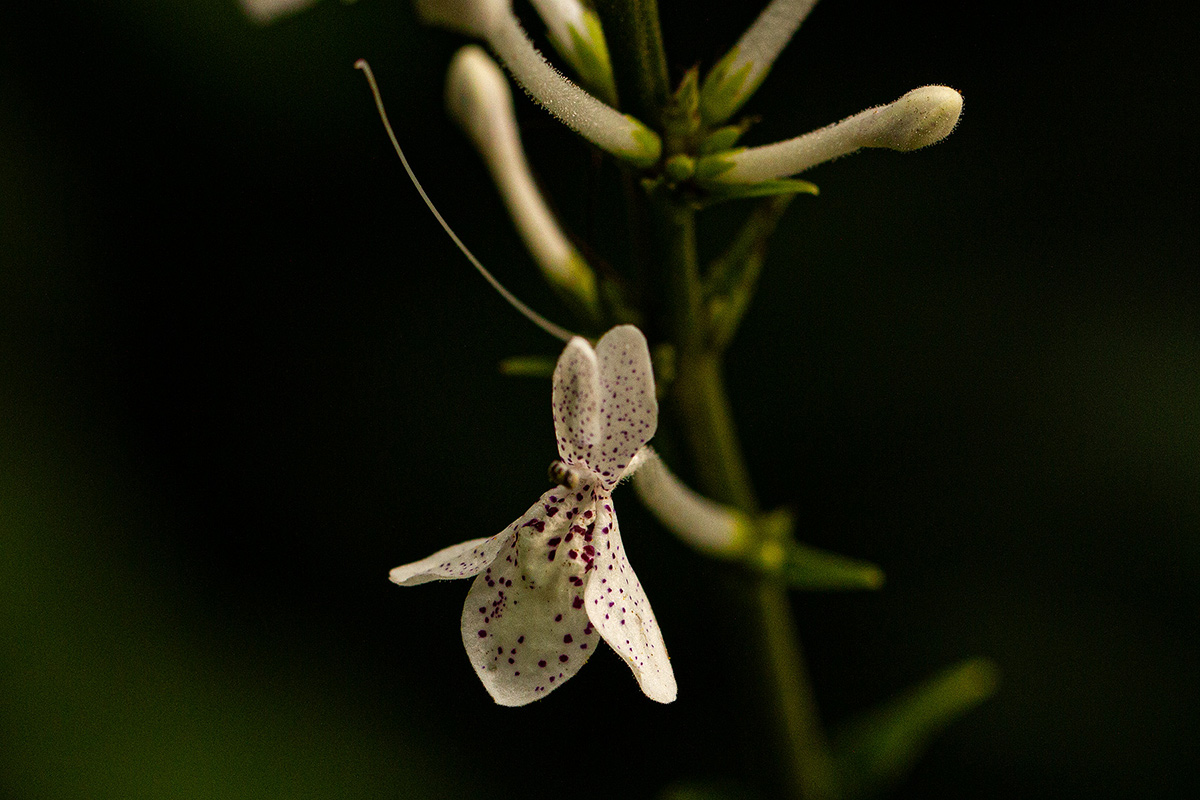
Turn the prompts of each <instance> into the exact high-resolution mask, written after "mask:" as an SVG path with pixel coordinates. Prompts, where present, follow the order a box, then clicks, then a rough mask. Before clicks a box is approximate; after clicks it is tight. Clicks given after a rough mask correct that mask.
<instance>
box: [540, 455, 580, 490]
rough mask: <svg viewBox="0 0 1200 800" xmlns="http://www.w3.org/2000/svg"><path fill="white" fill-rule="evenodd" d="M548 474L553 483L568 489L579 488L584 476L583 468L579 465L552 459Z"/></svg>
mask: <svg viewBox="0 0 1200 800" xmlns="http://www.w3.org/2000/svg"><path fill="white" fill-rule="evenodd" d="M548 474H549V476H550V482H551V483H553V484H555V485H556V486H562V487H565V488H567V489H578V488H579V484H580V483H581V482H582V481H583V477H584V471H583V470H582V469H580V468H579V467H577V466H568V465H567V464H564V463H563V462H561V461H551V462H550V469H549V471H548Z"/></svg>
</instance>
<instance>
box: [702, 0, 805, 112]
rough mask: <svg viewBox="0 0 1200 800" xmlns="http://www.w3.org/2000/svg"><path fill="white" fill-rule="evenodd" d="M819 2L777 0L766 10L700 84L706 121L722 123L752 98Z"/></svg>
mask: <svg viewBox="0 0 1200 800" xmlns="http://www.w3.org/2000/svg"><path fill="white" fill-rule="evenodd" d="M816 4H817V0H773V2H772V3H771V4H770V5H769V6H767V7H766V8H765V9H763V12H762V13H761V14H759V15H758V19H756V20H754V23H753V24H752V25H751V26H750V27H749V28H747V29H746V32H745V33H743V34H742V38H740V39H738V42H737V44H735V45H734V46H733V49H732V50H730V51H729V52H728V53H726V54H725V55H724V56H723V57H722V58H721V60H720V61H718V62H717V63H716V65H715V66H714V67H713V68H712V70H711V71H710V72H709V73H708V75H706V76H705V78H704V85H703V86H701V87H700V116H701V118H702V119H703V120H704V124H706V125H709V126H715V125H720V124H721V123H722V122H724V121H725V120H727V119H729V118H730V117H732V116H733V115H734V114H735V113H736V112H737V110H738V109H739V108H741V107H742V104H744V103H745V102H746V101H747V100H749V99H750V96H751V95H753V94H754V92H755V91H756V90H757V89H758V87H759V85H760V84H762V82H763V79H764V78H766V77H767V73H768V72H770V71H771V66H772V65H773V64H774V63H775V59H776V58H778V57H779V54H780V53H781V52H783V48H784V47H786V46H787V43H788V42H789V41H791V39H792V36H793V35H794V34H795V33H796V30H797V29H798V28H799V27H800V23H801V22H803V21H804V19H805V17H807V16H808V12H810V11H812V8H813V6H815V5H816Z"/></svg>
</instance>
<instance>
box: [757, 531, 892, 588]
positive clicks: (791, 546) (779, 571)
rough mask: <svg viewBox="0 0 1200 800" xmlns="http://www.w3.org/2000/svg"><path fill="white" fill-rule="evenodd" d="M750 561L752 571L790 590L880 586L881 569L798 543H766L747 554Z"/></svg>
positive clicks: (866, 562) (855, 559)
mask: <svg viewBox="0 0 1200 800" xmlns="http://www.w3.org/2000/svg"><path fill="white" fill-rule="evenodd" d="M751 559H752V564H753V566H754V567H755V568H757V569H759V570H761V571H762V572H765V573H767V574H769V575H777V576H779V577H780V578H782V579H783V581H784V582H785V583H786V584H787V585H788V586H789V587H791V588H793V589H801V590H804V591H839V590H846V589H878V588H879V587H881V586H883V580H884V578H883V570H881V569H880V568H879V567H877V566H875V565H874V564H872V563H870V562H869V561H861V560H859V559H857V558H850V557H849V556H843V555H838V554H837V553H831V552H829V551H827V550H820V549H818V548H816V547H810V546H808V545H806V544H800V543H799V542H788V541H783V542H778V541H768V542H766V543H764V544H763V545H762V546H761V547H760V548H759V550H758V551H757V552H755V553H752V554H751Z"/></svg>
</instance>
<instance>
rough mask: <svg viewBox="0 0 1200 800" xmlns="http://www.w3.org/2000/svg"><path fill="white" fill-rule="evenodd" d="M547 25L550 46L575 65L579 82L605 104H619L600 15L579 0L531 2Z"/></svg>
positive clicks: (535, 0)
mask: <svg viewBox="0 0 1200 800" xmlns="http://www.w3.org/2000/svg"><path fill="white" fill-rule="evenodd" d="M530 2H532V3H533V7H534V8H536V9H537V12H538V14H540V15H541V17H542V20H543V21H544V22H545V23H546V29H547V33H548V34H549V37H550V43H551V44H552V45H554V49H555V50H557V51H558V54H559V55H561V56H562V57H563V58H565V59H566V60H567V61H568V62H570V64H571V69H573V70H574V71H575V74H576V75H577V76H578V77H579V81H580V82H581V83H582V84H583V85H584V86H585V87H586V88H588V89H590V90H591V91H592V92H593V93H595V94H596V96H597V97H599V98H600V99H601V100H603V101H604V102H606V103H608V104H609V105H615V104H616V102H617V85H616V83H615V82H614V80H613V72H612V60H611V59H610V58H609V55H608V42H607V41H606V40H605V38H604V30H603V29H602V28H601V26H600V17H598V16H597V15H596V12H595V11H593V10H592V9H590V8H588V7H587V6H585V5H584V4H583V3H581V2H579V0H530Z"/></svg>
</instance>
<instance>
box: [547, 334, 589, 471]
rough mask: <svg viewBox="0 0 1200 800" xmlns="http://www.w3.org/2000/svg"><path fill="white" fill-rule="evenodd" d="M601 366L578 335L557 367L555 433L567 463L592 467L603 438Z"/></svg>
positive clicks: (560, 451) (555, 369)
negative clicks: (601, 423)
mask: <svg viewBox="0 0 1200 800" xmlns="http://www.w3.org/2000/svg"><path fill="white" fill-rule="evenodd" d="M599 372H600V367H599V365H598V364H597V362H596V353H595V351H594V350H592V347H591V345H589V344H588V343H587V342H586V341H584V340H583V339H581V338H579V337H578V336H577V337H575V338H574V339H572V340H571V341H570V342H568V343H567V347H566V349H565V350H563V353H562V355H561V356H559V358H558V364H557V365H556V366H555V368H554V393H553V398H552V403H553V408H554V434H555V435H556V436H557V437H558V455H559V456H560V457H561V458H562V460H563V461H565V462H566V463H568V464H584V465H587V466H589V468H590V466H591V460H592V453H593V452H594V451H595V449H596V446H597V442H598V441H599V439H600V377H599Z"/></svg>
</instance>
